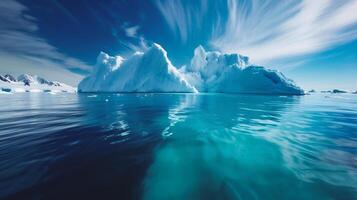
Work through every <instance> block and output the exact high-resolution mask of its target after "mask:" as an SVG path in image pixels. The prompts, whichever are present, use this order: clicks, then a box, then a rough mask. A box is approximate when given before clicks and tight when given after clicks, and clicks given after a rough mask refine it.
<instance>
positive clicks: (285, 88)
mask: <svg viewBox="0 0 357 200" xmlns="http://www.w3.org/2000/svg"><path fill="white" fill-rule="evenodd" d="M78 91H80V92H219V93H254V94H291V95H299V94H304V91H303V90H302V89H301V88H299V87H298V86H296V85H295V83H294V82H293V81H292V80H290V79H288V78H286V77H285V76H284V75H283V74H282V73H280V72H278V71H276V70H269V69H266V68H264V67H260V66H254V65H251V64H250V63H249V59H248V57H245V56H242V55H239V54H222V53H220V52H206V51H205V49H204V48H203V47H202V46H199V47H197V48H196V49H195V52H194V56H193V58H192V59H191V62H190V64H188V65H185V66H183V67H182V68H180V69H177V68H175V67H174V66H173V65H172V64H171V62H170V60H169V59H168V57H167V53H166V51H165V50H164V49H163V48H162V47H161V46H160V45H158V44H154V45H153V46H152V47H151V48H149V49H148V50H146V51H145V52H143V53H141V52H137V53H135V54H134V55H132V56H130V57H129V58H127V59H124V58H122V57H121V56H116V57H110V56H109V55H107V54H105V53H103V52H102V53H100V54H99V56H98V58H97V64H96V66H95V69H94V71H93V72H92V74H91V75H90V76H88V77H86V78H85V79H84V80H82V81H81V82H80V84H79V86H78Z"/></svg>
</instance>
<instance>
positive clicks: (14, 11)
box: [0, 0, 90, 85]
mask: <svg viewBox="0 0 357 200" xmlns="http://www.w3.org/2000/svg"><path fill="white" fill-rule="evenodd" d="M26 11H27V8H26V7H25V6H24V5H23V4H21V3H19V2H17V1H15V0H2V1H1V3H0V59H1V60H0V71H1V72H3V73H6V72H13V73H15V74H16V73H17V74H18V73H35V72H36V73H41V70H39V69H43V72H42V73H41V74H39V75H42V76H44V77H49V76H51V77H53V78H55V79H56V77H57V79H58V78H59V79H61V80H59V81H64V82H68V83H70V84H72V85H74V84H76V83H77V82H78V81H79V79H80V77H81V76H79V75H76V74H74V73H73V71H76V72H81V71H82V72H85V71H88V70H90V67H89V66H88V65H87V64H86V63H84V62H82V61H80V60H78V59H75V58H72V57H70V56H67V55H65V54H63V53H61V52H59V51H58V49H57V48H56V47H54V46H52V45H50V44H49V43H48V42H47V41H46V40H44V39H42V38H40V37H38V36H37V35H36V33H37V31H38V26H37V24H36V18H34V17H32V16H29V15H26V14H25V13H26ZM14 60H15V61H16V62H15V61H14ZM8 64H11V66H9V65H8ZM20 64H21V66H20ZM14 65H16V66H14ZM47 69H52V73H44V72H48V70H47ZM71 71H72V72H71ZM66 77H67V78H66ZM70 77H72V78H73V79H71V78H70Z"/></svg>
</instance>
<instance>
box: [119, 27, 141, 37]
mask: <svg viewBox="0 0 357 200" xmlns="http://www.w3.org/2000/svg"><path fill="white" fill-rule="evenodd" d="M123 28H124V31H125V34H126V36H128V37H131V38H135V37H137V36H138V30H139V29H140V26H139V25H134V26H128V25H124V27H123Z"/></svg>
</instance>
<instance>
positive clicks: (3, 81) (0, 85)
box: [0, 74, 77, 94]
mask: <svg viewBox="0 0 357 200" xmlns="http://www.w3.org/2000/svg"><path fill="white" fill-rule="evenodd" d="M76 91H77V90H76V88H74V87H72V86H69V85H66V84H64V83H60V82H57V81H49V80H47V79H45V78H42V77H40V76H36V75H34V76H32V75H29V74H22V75H20V76H18V77H17V78H15V77H14V76H13V75H10V74H6V75H4V76H2V75H0V93H2V94H3V93H16V92H47V93H58V92H70V93H75V92H76Z"/></svg>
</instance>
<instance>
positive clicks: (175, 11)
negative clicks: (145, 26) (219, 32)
mask: <svg viewBox="0 0 357 200" xmlns="http://www.w3.org/2000/svg"><path fill="white" fill-rule="evenodd" d="M207 5H208V4H207V1H206V0H201V1H200V3H199V4H197V5H196V4H194V3H193V2H192V1H184V0H183V1H181V0H170V1H167V0H158V1H156V6H157V8H158V9H159V11H160V13H161V14H162V16H163V18H164V19H165V21H166V23H167V25H168V26H169V27H170V29H171V30H172V31H173V32H174V33H176V34H177V35H178V36H179V37H180V39H181V41H182V42H184V43H186V42H187V40H188V39H189V37H190V36H191V34H195V32H194V31H197V27H201V26H200V24H201V23H202V21H203V18H204V15H205V13H206V11H207ZM195 29H196V30H195Z"/></svg>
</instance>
